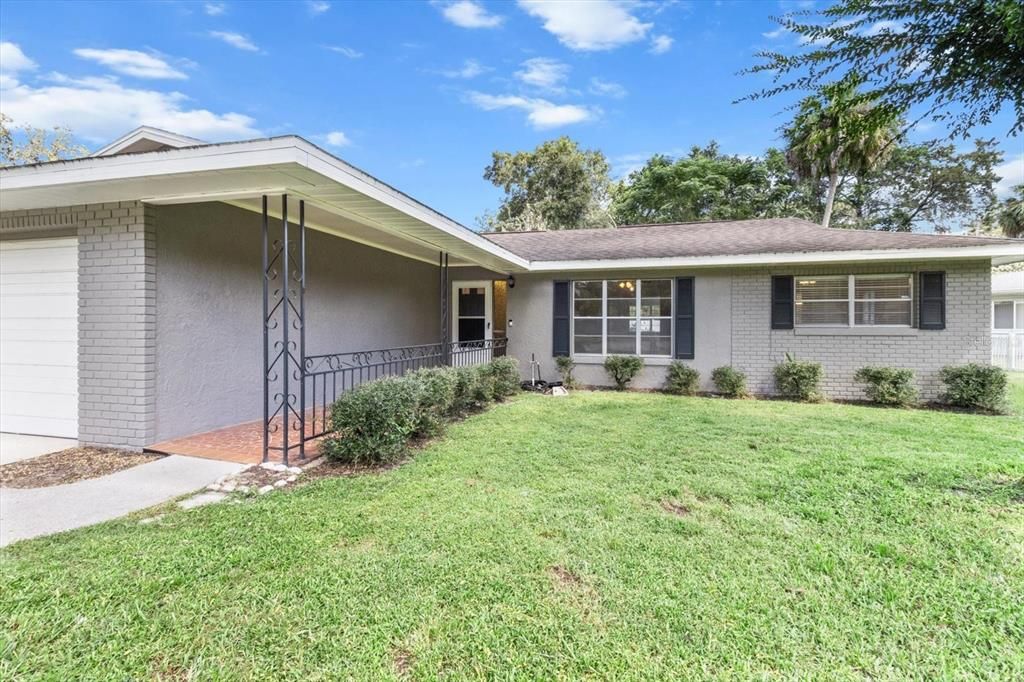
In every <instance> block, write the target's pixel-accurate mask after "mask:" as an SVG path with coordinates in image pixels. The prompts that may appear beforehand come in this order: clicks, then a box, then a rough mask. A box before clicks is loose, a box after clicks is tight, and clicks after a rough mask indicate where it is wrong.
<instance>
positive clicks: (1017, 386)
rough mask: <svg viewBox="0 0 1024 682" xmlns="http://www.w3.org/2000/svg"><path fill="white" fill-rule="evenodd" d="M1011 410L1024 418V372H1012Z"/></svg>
mask: <svg viewBox="0 0 1024 682" xmlns="http://www.w3.org/2000/svg"><path fill="white" fill-rule="evenodd" d="M1010 410H1011V411H1012V412H1013V413H1014V414H1017V415H1022V416H1024V372H1010Z"/></svg>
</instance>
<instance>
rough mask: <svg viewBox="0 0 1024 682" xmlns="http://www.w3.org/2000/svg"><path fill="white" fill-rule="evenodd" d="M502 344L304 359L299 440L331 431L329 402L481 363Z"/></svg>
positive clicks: (384, 350) (465, 344) (493, 341)
mask: <svg viewBox="0 0 1024 682" xmlns="http://www.w3.org/2000/svg"><path fill="white" fill-rule="evenodd" d="M507 344H508V340H507V339H488V340H486V341H464V342H458V341H456V342H453V343H431V344H426V345H422V346H404V347H401V348H381V349H378V350H362V351H354V352H351V353H328V354H325V355H308V356H306V361H305V365H304V367H303V372H302V384H303V393H304V397H305V406H306V414H305V428H304V429H303V431H304V434H305V435H304V440H305V441H310V440H312V439H314V438H319V437H321V436H323V435H324V434H326V433H327V432H328V431H329V430H330V409H331V404H332V403H333V402H334V401H335V400H337V399H338V398H339V397H340V396H341V395H342V394H343V393H345V392H346V391H351V390H352V389H353V388H355V387H356V386H358V385H360V384H364V383H366V382H368V381H373V380H374V379H381V378H384V377H388V376H399V375H402V374H405V373H406V372H410V371H413V370H417V369H422V368H424V367H442V366H446V365H447V366H452V367H468V366H472V365H479V364H483V363H485V362H490V361H491V360H493V359H494V358H496V357H501V356H503V355H505V348H506V346H507Z"/></svg>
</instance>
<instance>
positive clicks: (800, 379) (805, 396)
mask: <svg viewBox="0 0 1024 682" xmlns="http://www.w3.org/2000/svg"><path fill="white" fill-rule="evenodd" d="M774 374H775V387H776V388H777V389H778V391H779V393H780V394H781V395H782V396H783V397H784V398H790V399H792V400H802V401H806V402H817V401H819V400H821V399H822V395H821V391H820V390H819V387H820V386H821V376H822V371H821V364H820V363H817V362H803V361H800V360H797V359H796V358H795V357H793V356H792V355H790V354H789V353H786V359H785V360H784V361H783V362H780V363H779V364H777V365H775V370H774Z"/></svg>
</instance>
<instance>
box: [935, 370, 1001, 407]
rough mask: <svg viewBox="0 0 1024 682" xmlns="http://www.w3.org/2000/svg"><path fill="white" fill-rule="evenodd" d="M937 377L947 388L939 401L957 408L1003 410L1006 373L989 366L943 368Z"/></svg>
mask: <svg viewBox="0 0 1024 682" xmlns="http://www.w3.org/2000/svg"><path fill="white" fill-rule="evenodd" d="M939 378H941V379H942V383H944V384H945V385H946V390H945V391H944V392H943V393H942V396H941V400H942V402H944V403H949V404H950V405H955V406H956V407H966V408H970V409H974V410H986V411H988V412H1005V411H1006V384H1007V378H1006V371H1005V370H1003V369H1001V368H999V367H994V366H992V365H979V364H977V363H971V364H969V365H954V366H950V367H943V368H942V370H941V371H940V372H939Z"/></svg>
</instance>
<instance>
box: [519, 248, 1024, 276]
mask: <svg viewBox="0 0 1024 682" xmlns="http://www.w3.org/2000/svg"><path fill="white" fill-rule="evenodd" d="M981 259H991V261H992V264H993V265H1003V264H1006V263H1015V262H1020V261H1024V243H1021V244H1020V245H1018V244H1005V243H1003V244H993V245H991V246H965V247H944V248H932V249H887V250H882V249H877V250H875V249H873V250H868V251H821V252H797V253H756V254H745V255H729V256H686V257H672V258H623V259H600V260H563V261H536V260H535V261H531V262H530V271H531V272H588V271H593V272H598V271H613V270H686V269H691V268H692V269H698V268H723V267H742V266H750V267H756V266H776V265H779V266H783V265H813V264H816V263H820V264H827V263H837V264H841V263H862V262H893V261H917V260H981Z"/></svg>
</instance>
